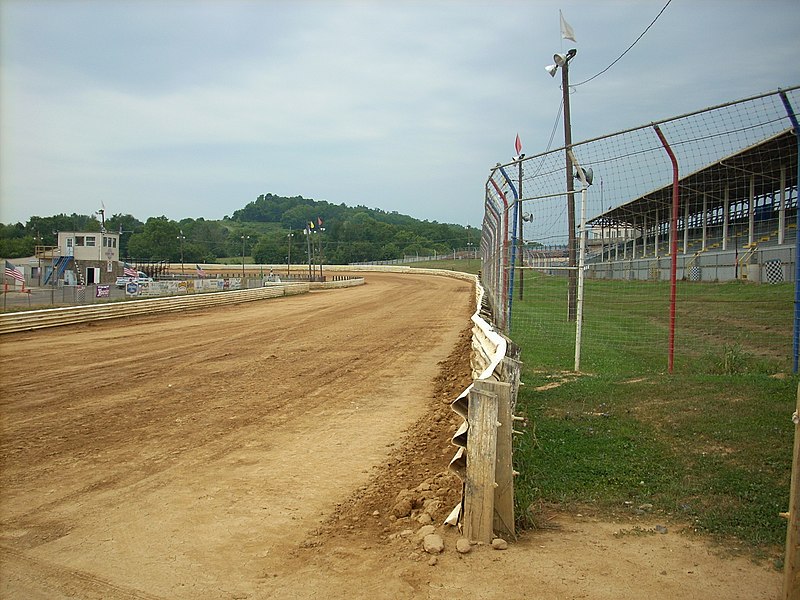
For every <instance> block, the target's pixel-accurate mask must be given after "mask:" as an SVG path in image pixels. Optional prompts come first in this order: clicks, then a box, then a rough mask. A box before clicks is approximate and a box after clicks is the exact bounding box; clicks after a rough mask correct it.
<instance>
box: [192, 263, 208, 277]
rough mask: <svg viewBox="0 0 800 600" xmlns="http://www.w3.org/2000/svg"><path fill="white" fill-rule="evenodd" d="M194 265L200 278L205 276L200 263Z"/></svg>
mask: <svg viewBox="0 0 800 600" xmlns="http://www.w3.org/2000/svg"><path fill="white" fill-rule="evenodd" d="M195 266H196V267H197V276H198V277H201V278H202V277H205V276H206V272H205V271H203V267H201V266H200V265H195Z"/></svg>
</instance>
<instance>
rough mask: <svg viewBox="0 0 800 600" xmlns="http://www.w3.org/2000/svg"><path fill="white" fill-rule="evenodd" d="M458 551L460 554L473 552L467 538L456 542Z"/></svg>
mask: <svg viewBox="0 0 800 600" xmlns="http://www.w3.org/2000/svg"><path fill="white" fill-rule="evenodd" d="M456 551H457V552H458V553H459V554H468V553H470V552H472V544H470V543H469V540H468V539H467V538H458V541H457V542H456Z"/></svg>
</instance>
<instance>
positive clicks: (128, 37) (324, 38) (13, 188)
mask: <svg viewBox="0 0 800 600" xmlns="http://www.w3.org/2000/svg"><path fill="white" fill-rule="evenodd" d="M665 3H666V0H637V1H634V0H629V1H622V0H620V1H605V0H592V1H578V0H561V1H559V2H551V1H549V0H526V1H522V0H505V1H503V0H491V1H490V0H483V1H456V0H450V1H443V0H420V1H413V2H407V1H402V0H394V1H379V0H375V1H368V0H360V1H340V0H316V1H313V0H307V1H303V0H291V1H290V0H253V1H247V2H245V1H236V0H200V1H197V0H158V1H157V0H133V1H124V0H105V1H101V0H82V1H72V0H48V1H40V0H0V222H3V223H11V222H17V221H21V222H25V221H27V219H28V218H29V217H30V216H32V215H39V216H49V215H53V214H58V213H62V212H63V213H68V214H69V213H73V212H77V213H83V214H90V213H92V212H95V211H96V210H97V209H99V208H100V207H101V203H102V205H104V206H105V208H106V211H107V214H108V215H112V214H117V213H129V214H132V215H134V216H135V217H137V218H139V219H141V220H142V221H144V220H146V219H147V218H148V217H150V216H160V215H166V216H167V217H169V218H171V219H175V220H179V219H181V218H185V217H192V218H199V217H204V218H206V219H220V218H222V217H223V216H225V215H230V214H232V213H233V211H235V210H236V209H238V208H241V207H243V206H244V205H245V204H247V203H248V202H250V201H252V200H254V199H255V198H256V197H258V195H259V194H264V193H269V192H271V193H274V194H278V195H283V196H296V195H302V196H304V197H306V198H313V199H315V200H327V201H328V202H332V203H335V204H339V203H345V204H347V205H350V206H355V205H358V204H362V205H366V206H369V207H374V208H380V209H383V210H386V211H398V212H401V213H405V214H409V215H412V216H414V217H416V218H419V219H427V220H436V221H440V222H449V223H461V224H464V225H467V224H470V225H473V226H477V225H480V222H481V219H482V216H483V190H484V184H485V182H486V178H487V176H488V174H489V169H490V167H492V166H493V165H494V164H495V163H497V162H506V161H508V160H510V158H511V156H512V155H513V154H515V152H514V138H515V136H516V134H517V133H519V135H520V137H521V139H522V142H523V147H524V149H523V151H524V152H525V153H527V154H528V155H531V154H535V153H538V152H542V151H544V150H545V149H546V147H547V143H548V140H549V138H550V134H551V131H552V130H553V126H554V123H555V121H556V116H557V114H558V109H559V105H560V101H561V90H560V76H556V78H555V79H551V78H550V76H548V75H547V73H546V72H545V70H544V67H545V66H546V65H547V64H550V63H552V55H553V53H554V52H565V51H566V50H567V49H569V48H570V47H575V48H577V49H578V54H577V56H576V57H575V59H574V60H573V61H572V62H571V63H570V78H571V82H572V83H578V82H581V81H583V80H585V79H588V78H589V77H591V76H593V75H595V74H596V73H598V72H599V71H601V70H602V69H604V68H605V67H606V66H608V65H609V64H610V63H611V62H612V61H613V60H614V59H615V58H617V57H618V56H619V55H620V54H621V53H622V52H623V51H624V50H625V48H627V47H628V46H629V45H630V44H631V43H633V41H634V40H635V39H636V38H637V37H638V36H639V35H640V34H641V33H642V32H643V31H644V30H645V28H646V27H647V26H648V25H649V24H650V22H651V21H652V20H653V19H654V18H655V16H656V15H657V14H658V12H659V11H660V10H661V9H662V7H663V6H664V5H665ZM559 9H562V10H563V12H564V16H565V18H566V19H567V21H568V22H569V24H570V25H571V26H572V28H573V29H574V32H575V37H576V38H577V43H572V42H570V41H565V40H562V38H561V35H560V28H559V13H558V11H559ZM798 25H800V2H798V1H797V0H719V1H717V0H672V2H671V4H670V5H669V6H668V7H667V9H666V10H665V11H664V13H663V15H662V16H661V17H660V18H659V20H658V21H657V22H656V23H655V25H654V26H653V27H652V28H651V29H650V30H649V31H648V33H647V34H646V35H645V36H644V37H643V38H642V39H641V40H640V41H639V42H638V44H637V45H636V46H634V48H633V49H632V50H631V51H630V52H629V53H628V54H627V55H626V56H625V57H624V58H623V59H622V60H621V61H620V62H618V63H617V64H616V65H615V66H614V67H612V68H611V69H610V70H609V71H608V72H607V73H605V74H604V75H602V76H600V77H598V78H597V79H594V80H593V81H591V82H589V83H587V84H585V85H581V86H578V87H576V88H574V90H573V95H572V96H571V106H572V120H573V141H576V142H577V141H580V140H583V139H588V138H590V137H595V136H597V135H602V134H604V133H611V132H613V131H616V130H619V129H624V128H628V127H633V126H637V125H642V124H646V123H649V122H651V121H655V120H659V119H662V118H666V117H670V116H673V115H677V114H681V113H685V112H689V111H693V110H696V109H700V108H703V107H705V106H709V105H713V104H718V103H723V102H727V101H730V100H737V99H740V98H744V97H747V96H750V95H755V94H758V93H761V92H766V91H772V90H775V89H777V88H778V87H790V86H792V85H796V84H798V83H800V66H799V64H798V57H799V56H800V36H798V35H797V28H798ZM561 145H563V130H562V126H561V125H560V124H559V126H558V129H557V133H556V137H555V139H554V142H553V147H558V146H561Z"/></svg>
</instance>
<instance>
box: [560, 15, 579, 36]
mask: <svg viewBox="0 0 800 600" xmlns="http://www.w3.org/2000/svg"><path fill="white" fill-rule="evenodd" d="M558 16H559V17H561V37H562V39H565V40H572V41H573V42H575V43H577V42H578V40H576V39H575V32H574V31H573V30H572V27H571V26H570V24H569V23H567V20H566V19H565V18H564V13H562V12H561V11H560V10H559V11H558Z"/></svg>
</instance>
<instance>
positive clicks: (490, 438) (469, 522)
mask: <svg viewBox="0 0 800 600" xmlns="http://www.w3.org/2000/svg"><path fill="white" fill-rule="evenodd" d="M479 387H480V386H479V385H478V382H475V385H473V388H472V390H471V391H470V393H469V412H468V422H469V430H468V432H467V475H466V480H465V481H464V536H465V537H466V538H467V539H470V540H474V541H477V542H485V543H489V542H491V541H492V537H493V535H494V527H493V517H494V489H495V488H494V486H495V462H496V460H497V394H494V393H491V392H488V391H484V390H482V389H479Z"/></svg>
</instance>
